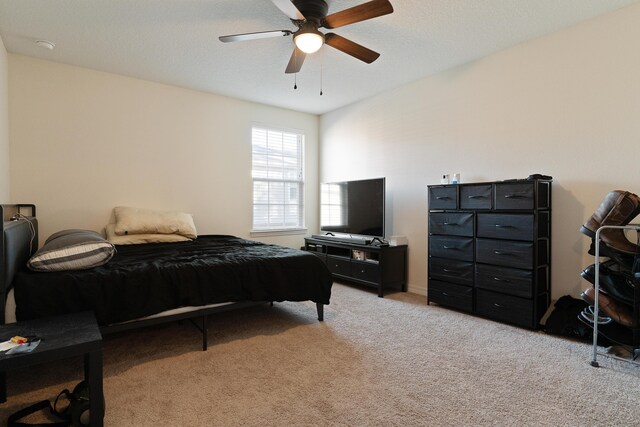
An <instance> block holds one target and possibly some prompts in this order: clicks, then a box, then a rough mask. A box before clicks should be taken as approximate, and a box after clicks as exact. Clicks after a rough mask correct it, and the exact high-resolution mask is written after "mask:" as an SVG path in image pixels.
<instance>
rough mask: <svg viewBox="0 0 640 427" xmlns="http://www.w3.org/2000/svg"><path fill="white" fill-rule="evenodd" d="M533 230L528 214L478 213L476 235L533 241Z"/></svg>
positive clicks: (531, 217) (530, 216) (531, 216)
mask: <svg viewBox="0 0 640 427" xmlns="http://www.w3.org/2000/svg"><path fill="white" fill-rule="evenodd" d="M533 232H534V228H533V215H530V214H501V213H495V214H494V213H479V214H478V232H477V236H478V237H489V238H493V239H511V240H529V241H533V238H534V235H533Z"/></svg>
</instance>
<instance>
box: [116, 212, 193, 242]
mask: <svg viewBox="0 0 640 427" xmlns="http://www.w3.org/2000/svg"><path fill="white" fill-rule="evenodd" d="M113 213H114V215H115V218H116V227H115V233H116V234H117V235H119V236H124V235H129V234H180V235H181V236H185V237H188V238H190V239H195V238H196V237H198V233H197V232H196V226H195V224H194V223H193V217H192V216H191V214H188V213H184V212H166V211H156V210H151V209H139V208H130V207H122V206H119V207H116V208H114V209H113Z"/></svg>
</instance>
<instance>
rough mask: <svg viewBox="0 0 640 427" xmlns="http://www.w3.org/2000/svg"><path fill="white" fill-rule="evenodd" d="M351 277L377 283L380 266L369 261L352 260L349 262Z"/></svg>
mask: <svg viewBox="0 0 640 427" xmlns="http://www.w3.org/2000/svg"><path fill="white" fill-rule="evenodd" d="M351 277H353V278H354V279H358V280H364V281H366V282H373V283H376V284H377V283H378V282H379V281H380V266H379V265H378V264H375V263H371V262H357V261H354V262H353V263H352V264H351Z"/></svg>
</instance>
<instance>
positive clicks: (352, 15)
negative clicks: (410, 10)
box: [322, 0, 393, 28]
mask: <svg viewBox="0 0 640 427" xmlns="http://www.w3.org/2000/svg"><path fill="white" fill-rule="evenodd" d="M391 12H393V6H391V3H389V0H373V1H370V2H367V3H363V4H361V5H358V6H354V7H351V8H349V9H345V10H341V11H340V12H336V13H332V14H331V15H329V16H327V17H325V18H324V19H323V21H322V26H323V27H325V28H338V27H342V26H344V25H349V24H353V23H356V22H360V21H366V20H367V19H371V18H376V17H378V16H383V15H388V14H390V13H391Z"/></svg>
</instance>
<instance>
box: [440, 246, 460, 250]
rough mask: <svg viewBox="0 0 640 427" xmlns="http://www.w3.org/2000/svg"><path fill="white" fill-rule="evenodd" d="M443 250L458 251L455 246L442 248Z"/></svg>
mask: <svg viewBox="0 0 640 427" xmlns="http://www.w3.org/2000/svg"><path fill="white" fill-rule="evenodd" d="M442 249H451V250H452V251H455V250H458V248H456V247H455V246H446V245H445V246H442Z"/></svg>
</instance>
